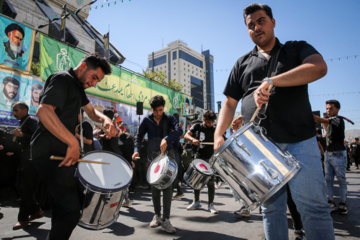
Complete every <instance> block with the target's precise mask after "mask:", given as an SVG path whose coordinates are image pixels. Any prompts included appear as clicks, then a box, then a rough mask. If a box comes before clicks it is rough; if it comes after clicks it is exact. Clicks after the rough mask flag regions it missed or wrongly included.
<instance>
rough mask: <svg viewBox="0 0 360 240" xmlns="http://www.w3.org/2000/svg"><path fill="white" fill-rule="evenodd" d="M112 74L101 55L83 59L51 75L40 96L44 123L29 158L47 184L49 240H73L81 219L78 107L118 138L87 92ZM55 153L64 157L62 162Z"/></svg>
mask: <svg viewBox="0 0 360 240" xmlns="http://www.w3.org/2000/svg"><path fill="white" fill-rule="evenodd" d="M110 73H111V66H110V64H109V63H108V62H107V61H106V60H105V59H104V58H103V57H101V56H100V55H99V54H97V53H91V54H87V55H86V56H84V58H83V59H82V60H81V61H80V63H79V65H78V66H77V67H76V68H74V69H73V68H70V69H68V70H66V71H63V72H58V73H55V74H53V75H51V76H50V77H49V78H48V79H47V80H46V82H45V86H44V88H43V90H42V92H41V95H40V105H39V108H38V110H37V113H36V115H37V116H38V117H39V120H40V123H39V126H38V129H37V130H36V132H35V133H34V135H33V137H32V139H31V140H32V142H31V157H32V160H33V161H34V165H35V167H36V169H37V171H38V172H39V175H40V177H42V178H43V180H44V183H45V184H46V186H47V190H48V192H49V197H50V200H51V206H52V220H51V230H50V232H49V235H48V239H69V238H70V235H71V233H72V231H73V229H74V228H75V227H76V225H77V223H78V222H79V218H80V203H79V197H78V191H77V181H76V178H75V177H74V174H75V169H76V165H75V164H76V162H77V161H78V159H79V155H80V150H79V142H78V140H77V139H76V137H75V128H76V125H77V118H78V114H79V113H80V108H81V109H83V110H84V111H85V112H86V113H87V115H88V116H89V117H90V118H91V119H92V120H93V121H95V122H99V123H102V124H103V125H104V127H105V128H106V129H107V131H108V134H107V136H106V137H107V138H110V137H112V136H114V135H115V134H116V130H115V127H114V125H113V123H112V120H111V119H109V118H108V117H106V116H105V115H103V114H102V113H101V112H99V111H97V110H95V109H94V107H93V106H92V105H91V103H90V102H89V100H88V98H87V96H86V94H85V91H84V90H85V89H86V88H90V87H94V86H96V84H97V83H98V82H100V81H101V80H102V79H103V78H104V77H105V75H107V74H110ZM51 155H57V156H65V158H64V160H63V161H62V162H61V163H60V164H59V163H57V162H55V161H52V160H50V156H51Z"/></svg>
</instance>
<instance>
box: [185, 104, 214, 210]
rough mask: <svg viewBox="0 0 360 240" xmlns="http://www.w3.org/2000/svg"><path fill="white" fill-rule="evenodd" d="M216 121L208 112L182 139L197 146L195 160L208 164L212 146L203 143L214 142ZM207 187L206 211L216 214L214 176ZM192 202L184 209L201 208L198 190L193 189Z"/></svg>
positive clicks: (212, 114) (211, 112)
mask: <svg viewBox="0 0 360 240" xmlns="http://www.w3.org/2000/svg"><path fill="white" fill-rule="evenodd" d="M215 120H216V114H215V113H214V112H213V111H212V110H208V111H206V112H205V114H204V118H203V122H202V123H197V124H194V125H193V126H191V128H190V130H189V131H188V132H187V133H186V134H185V136H184V138H185V139H186V140H188V141H191V142H192V143H193V144H194V145H195V146H197V148H196V151H195V153H194V154H195V159H196V158H198V159H202V160H204V161H206V162H207V163H208V162H209V159H210V158H211V156H212V155H213V153H214V147H213V145H204V144H201V142H204V143H213V142H214V132H215V127H214V121H215ZM207 187H208V199H209V202H208V204H209V205H208V210H209V211H210V212H211V213H213V214H217V213H218V211H217V210H216V208H215V207H214V197H215V185H214V176H212V177H211V179H210V180H209V181H208V183H207ZM194 197H195V199H194V201H193V203H192V204H190V205H189V206H188V207H187V208H186V209H187V210H195V209H200V208H201V203H200V190H196V189H194Z"/></svg>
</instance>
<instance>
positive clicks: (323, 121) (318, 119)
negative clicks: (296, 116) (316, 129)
mask: <svg viewBox="0 0 360 240" xmlns="http://www.w3.org/2000/svg"><path fill="white" fill-rule="evenodd" d="M314 120H315V122H317V123H323V124H326V125H328V124H329V123H330V120H329V119H328V118H322V117H319V116H318V115H315V114H314Z"/></svg>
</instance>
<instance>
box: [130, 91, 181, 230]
mask: <svg viewBox="0 0 360 240" xmlns="http://www.w3.org/2000/svg"><path fill="white" fill-rule="evenodd" d="M150 106H151V110H152V114H150V115H149V116H147V117H145V118H144V119H143V120H142V121H141V123H140V127H139V132H138V134H137V135H136V138H135V148H134V154H133V155H132V159H133V160H137V158H138V157H139V156H140V154H139V151H140V150H139V149H140V146H141V141H142V139H143V137H144V136H145V134H146V133H147V134H148V139H149V141H148V159H149V160H153V159H155V158H156V157H157V156H158V155H162V154H163V153H164V151H165V150H167V151H168V152H167V155H169V156H171V157H172V158H173V159H175V153H174V148H173V147H174V144H173V143H174V141H176V140H179V138H180V136H181V135H182V134H183V130H182V129H181V128H180V125H179V123H178V122H177V121H176V119H175V117H174V116H173V115H171V114H166V113H164V109H165V99H164V98H163V96H161V95H156V96H154V97H152V98H151V99H150ZM161 191H162V192H163V216H162V218H161V202H160V200H161ZM151 194H152V200H153V204H154V211H155V215H154V218H153V220H152V221H151V222H150V227H152V228H155V227H158V226H160V225H161V229H162V230H164V231H166V232H168V233H175V232H176V229H175V228H174V227H173V226H172V225H171V223H170V221H169V218H170V209H171V200H172V184H170V186H169V187H167V188H165V189H162V190H159V189H157V188H156V187H155V186H153V185H152V186H151Z"/></svg>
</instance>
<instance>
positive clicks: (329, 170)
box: [314, 100, 348, 214]
mask: <svg viewBox="0 0 360 240" xmlns="http://www.w3.org/2000/svg"><path fill="white" fill-rule="evenodd" d="M339 110H340V103H339V102H338V101H337V100H328V101H326V113H327V115H328V118H321V117H319V116H317V115H314V118H315V121H316V122H318V123H323V124H324V125H325V126H326V128H325V129H326V151H325V161H324V166H325V180H326V184H327V191H328V198H329V204H330V206H331V208H332V211H335V210H336V204H335V202H334V178H335V175H336V178H337V180H338V182H339V186H340V203H339V208H338V209H337V210H338V212H339V213H340V214H348V209H347V206H346V194H347V185H346V164H347V157H346V149H345V145H344V139H345V133H344V131H345V123H344V120H343V118H341V117H339V116H338V113H339Z"/></svg>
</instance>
